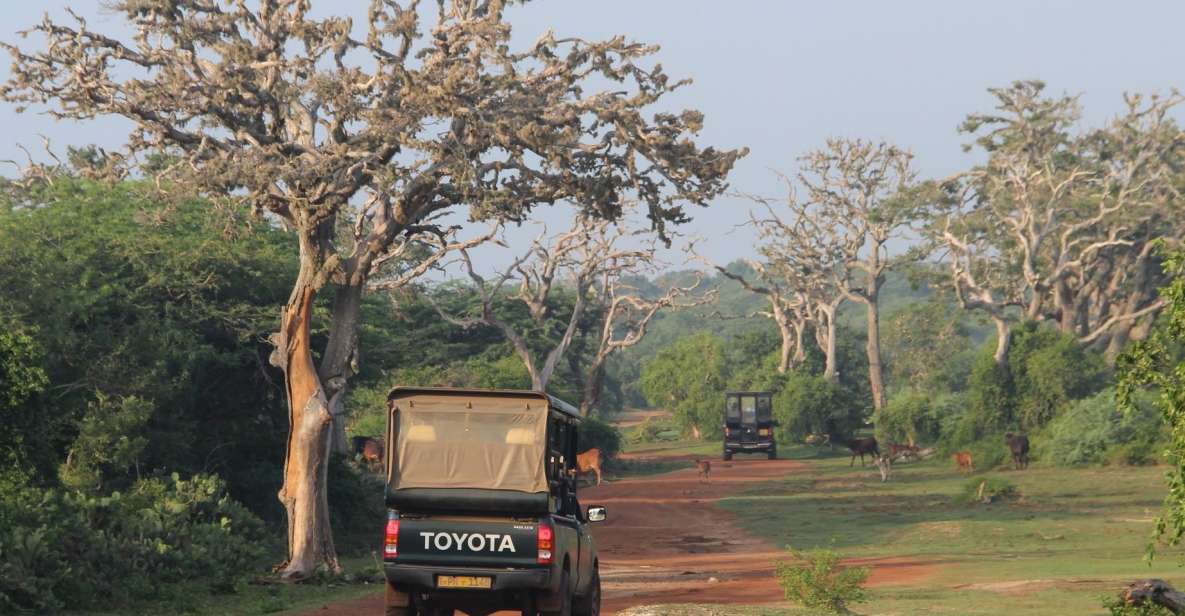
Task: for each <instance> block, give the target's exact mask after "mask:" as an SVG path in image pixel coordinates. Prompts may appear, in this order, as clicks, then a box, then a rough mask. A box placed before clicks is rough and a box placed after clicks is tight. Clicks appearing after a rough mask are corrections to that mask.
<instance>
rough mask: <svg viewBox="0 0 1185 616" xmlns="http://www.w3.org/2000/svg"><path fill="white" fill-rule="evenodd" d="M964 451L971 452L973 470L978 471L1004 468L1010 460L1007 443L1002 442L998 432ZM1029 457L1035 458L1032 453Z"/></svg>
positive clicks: (1002, 439)
mask: <svg viewBox="0 0 1185 616" xmlns="http://www.w3.org/2000/svg"><path fill="white" fill-rule="evenodd" d="M966 449H967V451H970V452H971V460H972V461H973V462H974V463H975V469H976V470H979V471H987V470H991V469H993V468H996V467H999V466H1004V465H1005V464H1007V463H1008V462H1009V461H1010V460H1011V459H1012V452H1011V450H1009V449H1008V443H1007V442H1006V441H1005V440H1004V435H1003V434H1001V433H999V432H995V433H992V434H988V435H985V436H984V437H983V438H981V439H979V440H978V441H975V442H974V443H971V444H970V445H968V446H967V448H966ZM1029 456H1030V458H1035V457H1036V455H1035V454H1034V453H1032V452H1030V454H1029Z"/></svg>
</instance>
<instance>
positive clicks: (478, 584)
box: [436, 575, 494, 588]
mask: <svg viewBox="0 0 1185 616" xmlns="http://www.w3.org/2000/svg"><path fill="white" fill-rule="evenodd" d="M493 585H494V578H491V577H482V576H476V575H438V576H436V587H437V588H491V587H493Z"/></svg>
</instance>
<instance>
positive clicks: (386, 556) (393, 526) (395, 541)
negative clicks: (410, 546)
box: [383, 514, 399, 560]
mask: <svg viewBox="0 0 1185 616" xmlns="http://www.w3.org/2000/svg"><path fill="white" fill-rule="evenodd" d="M396 556H399V518H397V517H395V515H394V514H391V517H389V518H387V537H386V539H384V540H383V560H392V559H394V558H395V557H396Z"/></svg>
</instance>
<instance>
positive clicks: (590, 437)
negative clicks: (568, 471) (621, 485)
mask: <svg viewBox="0 0 1185 616" xmlns="http://www.w3.org/2000/svg"><path fill="white" fill-rule="evenodd" d="M578 438H579V439H580V444H579V450H580V451H588V450H589V449H592V448H594V447H596V448H597V449H600V450H601V457H602V458H603V459H604V460H612V459H613V458H615V457H617V452H619V451H621V433H620V432H618V431H617V428H614V427H613V426H611V425H609V424H608V423H606V422H604V421H601V420H600V419H597V418H596V417H586V418H585V419H584V421H583V422H581V424H580V432H579V433H578Z"/></svg>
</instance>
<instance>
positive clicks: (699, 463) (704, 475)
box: [695, 460, 712, 482]
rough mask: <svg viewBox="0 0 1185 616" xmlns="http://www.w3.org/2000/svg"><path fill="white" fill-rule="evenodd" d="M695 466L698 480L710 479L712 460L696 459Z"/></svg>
mask: <svg viewBox="0 0 1185 616" xmlns="http://www.w3.org/2000/svg"><path fill="white" fill-rule="evenodd" d="M695 468H696V470H697V471H699V479H700V481H709V482H710V481H712V461H711V460H696V461H695Z"/></svg>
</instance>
